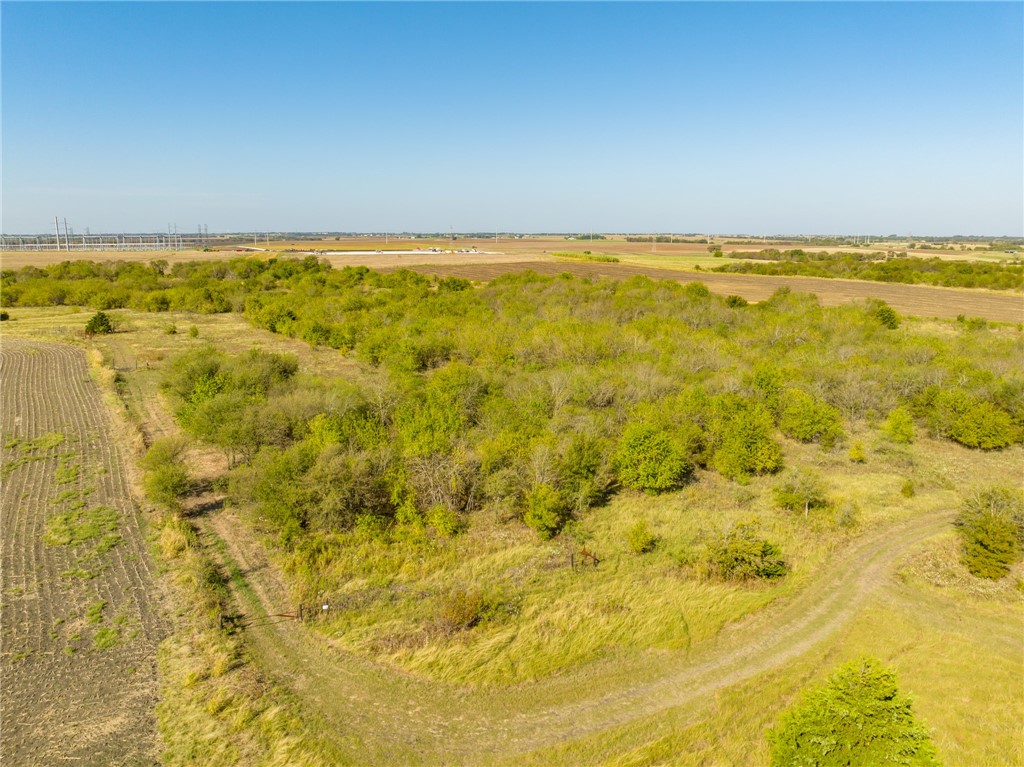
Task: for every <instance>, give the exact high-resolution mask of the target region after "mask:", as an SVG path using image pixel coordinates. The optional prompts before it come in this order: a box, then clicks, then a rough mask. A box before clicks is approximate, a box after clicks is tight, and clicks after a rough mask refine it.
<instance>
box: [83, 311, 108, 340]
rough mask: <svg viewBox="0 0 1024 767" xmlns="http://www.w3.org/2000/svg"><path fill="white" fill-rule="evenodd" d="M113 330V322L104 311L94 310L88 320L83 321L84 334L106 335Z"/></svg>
mask: <svg viewBox="0 0 1024 767" xmlns="http://www.w3.org/2000/svg"><path fill="white" fill-rule="evenodd" d="M113 332H114V323H113V322H111V321H110V315H108V314H107V313H106V312H96V314H94V315H93V316H92V317H90V318H89V321H88V322H87V323H85V334H86V335H89V336H94V335H106V334H107V333H113Z"/></svg>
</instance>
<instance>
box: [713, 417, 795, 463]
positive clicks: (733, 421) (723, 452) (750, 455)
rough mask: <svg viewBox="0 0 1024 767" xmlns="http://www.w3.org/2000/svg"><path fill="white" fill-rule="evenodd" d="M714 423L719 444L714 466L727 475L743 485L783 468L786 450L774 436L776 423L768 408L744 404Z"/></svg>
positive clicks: (715, 451)
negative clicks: (744, 482)
mask: <svg viewBox="0 0 1024 767" xmlns="http://www.w3.org/2000/svg"><path fill="white" fill-rule="evenodd" d="M714 421H715V423H713V425H712V431H713V432H714V439H715V440H716V442H717V445H716V447H715V449H714V454H713V456H712V459H711V464H712V465H713V466H714V467H715V469H717V470H718V471H719V472H720V473H721V474H722V475H723V476H726V477H728V478H729V479H735V480H738V481H740V482H743V481H746V480H747V478H748V477H749V476H750V475H752V474H754V475H756V474H771V473H772V472H776V471H778V470H779V469H781V468H782V448H781V447H779V443H778V442H776V441H775V438H774V436H773V435H772V432H773V431H774V423H773V419H772V415H771V413H770V412H769V410H768V408H767V407H766V406H765V405H762V404H761V403H742V404H740V405H739V406H738V407H736V409H735V410H733V411H731V412H728V413H727V414H725V415H724V416H719V417H717V418H715V419H714Z"/></svg>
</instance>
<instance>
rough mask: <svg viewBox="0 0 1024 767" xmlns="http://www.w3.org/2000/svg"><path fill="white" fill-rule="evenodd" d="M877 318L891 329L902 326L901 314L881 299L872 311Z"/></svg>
mask: <svg viewBox="0 0 1024 767" xmlns="http://www.w3.org/2000/svg"><path fill="white" fill-rule="evenodd" d="M872 314H873V315H874V317H875V319H876V320H878V321H879V322H880V323H882V326H883V327H886V328H888V329H889V330H895V329H896V328H898V327H899V326H900V316H899V315H898V314H897V313H896V310H895V309H893V308H892V307H891V306H889V305H888V304H887V303H885V302H884V301H880V302H879V305H878V306H877V307H876V308H875V310H874V311H873V312H872Z"/></svg>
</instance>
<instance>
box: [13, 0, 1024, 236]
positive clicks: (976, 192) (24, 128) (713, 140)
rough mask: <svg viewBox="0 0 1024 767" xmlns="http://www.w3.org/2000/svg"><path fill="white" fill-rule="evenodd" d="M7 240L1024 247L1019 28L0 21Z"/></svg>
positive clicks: (796, 13)
mask: <svg viewBox="0 0 1024 767" xmlns="http://www.w3.org/2000/svg"><path fill="white" fill-rule="evenodd" d="M0 15H2V18H0V21H2V53H0V56H2V87H3V91H2V99H3V101H2V110H3V115H2V120H3V179H2V191H3V200H2V202H3V219H2V228H3V230H4V231H5V232H8V233H11V232H47V231H50V229H51V228H52V221H53V216H54V215H55V214H56V215H60V216H62V217H67V219H68V223H69V225H70V226H72V227H73V228H74V229H75V230H76V232H84V230H85V228H86V227H89V228H90V229H91V231H93V232H99V231H159V230H166V227H167V224H168V223H169V222H170V223H176V224H178V227H179V229H180V230H181V231H186V232H187V231H195V229H196V226H197V225H198V224H206V225H208V227H209V230H210V231H211V232H214V231H240V230H246V231H247V230H271V231H307V230H312V231H320V230H334V231H384V230H390V231H402V230H407V231H443V230H447V229H448V228H449V227H454V228H455V230H456V231H460V230H461V231H473V230H493V229H495V228H498V229H501V230H502V231H527V232H528V231H588V230H590V229H591V228H593V229H594V230H595V231H616V232H622V231H634V232H641V231H645V232H646V231H663V232H664V231H674V232H695V231H701V232H703V231H710V232H719V233H726V232H746V233H751V234H761V233H767V234H772V233H782V232H786V233H824V234H831V233H839V232H842V233H876V234H889V233H899V234H906V233H912V234H922V235H923V234H954V233H963V234H1009V235H1020V234H1022V232H1024V63H1022V62H1024V4H1022V3H1020V2H1016V3H963V4H961V3H907V4H899V3H654V4H647V3H621V4H620V3H599V4H592V3H452V4H436V3H412V4H405V3H380V4H361V3H242V2H238V3H205V2H203V3H200V2H195V3H122V2H116V3H27V2H9V1H5V2H3V4H2V6H0Z"/></svg>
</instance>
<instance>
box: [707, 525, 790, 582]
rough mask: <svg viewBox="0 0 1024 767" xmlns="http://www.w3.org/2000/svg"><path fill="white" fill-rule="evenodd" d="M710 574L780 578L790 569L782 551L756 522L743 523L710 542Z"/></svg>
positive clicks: (741, 577)
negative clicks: (762, 532)
mask: <svg viewBox="0 0 1024 767" xmlns="http://www.w3.org/2000/svg"><path fill="white" fill-rule="evenodd" d="M706 566H707V568H708V571H709V572H710V573H711V574H712V575H714V576H717V577H719V578H725V579H731V580H748V579H752V578H780V577H782V576H783V575H785V574H786V572H787V571H788V567H787V565H786V561H785V560H784V559H783V557H782V550H781V549H780V548H779V547H778V546H776V545H775V544H774V543H772V542H771V541H768V540H766V539H765V538H764V537H763V536H762V535H761V531H760V527H759V526H758V524H757V523H756V522H754V521H747V522H740V523H738V524H736V525H734V526H733V527H731V528H729V529H728V530H726V531H725V532H723V533H720V534H718V535H716V536H714V537H712V538H711V540H710V541H708V543H707V561H706Z"/></svg>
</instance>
